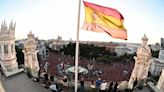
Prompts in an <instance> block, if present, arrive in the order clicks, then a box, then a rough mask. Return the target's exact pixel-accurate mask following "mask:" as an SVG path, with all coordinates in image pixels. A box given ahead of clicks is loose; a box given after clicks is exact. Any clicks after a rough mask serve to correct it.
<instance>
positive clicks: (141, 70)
mask: <svg viewBox="0 0 164 92" xmlns="http://www.w3.org/2000/svg"><path fill="white" fill-rule="evenodd" d="M147 41H148V38H147V37H146V35H145V34H144V37H143V38H142V42H143V43H142V45H141V46H139V47H138V49H137V53H136V54H137V56H135V57H134V59H135V66H134V69H133V71H132V74H131V77H130V80H129V83H128V87H129V88H130V89H132V88H133V83H134V81H135V80H136V79H137V81H138V83H140V84H141V85H142V84H143V82H144V81H145V80H146V78H147V76H148V70H149V64H150V59H151V50H150V47H149V46H148V45H147Z"/></svg>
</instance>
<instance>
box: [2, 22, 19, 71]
mask: <svg viewBox="0 0 164 92" xmlns="http://www.w3.org/2000/svg"><path fill="white" fill-rule="evenodd" d="M15 26H16V23H15V24H13V22H12V21H11V23H10V25H9V27H7V24H6V22H5V21H3V22H2V23H1V29H0V64H1V66H2V67H3V70H4V72H13V71H15V70H17V69H18V64H17V61H16V60H17V58H16V52H15Z"/></svg>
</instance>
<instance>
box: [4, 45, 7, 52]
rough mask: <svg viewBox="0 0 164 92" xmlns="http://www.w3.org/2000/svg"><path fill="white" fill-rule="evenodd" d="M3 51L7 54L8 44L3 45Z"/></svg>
mask: <svg viewBox="0 0 164 92" xmlns="http://www.w3.org/2000/svg"><path fill="white" fill-rule="evenodd" d="M4 53H5V54H8V45H7V44H5V45H4Z"/></svg>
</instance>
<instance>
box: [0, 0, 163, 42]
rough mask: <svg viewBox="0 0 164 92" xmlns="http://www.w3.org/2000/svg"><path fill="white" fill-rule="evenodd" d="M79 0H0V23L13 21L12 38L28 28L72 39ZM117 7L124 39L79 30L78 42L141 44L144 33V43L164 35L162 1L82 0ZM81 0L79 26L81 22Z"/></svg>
mask: <svg viewBox="0 0 164 92" xmlns="http://www.w3.org/2000/svg"><path fill="white" fill-rule="evenodd" d="M78 1H79V0H0V23H1V22H2V21H3V20H5V21H6V22H7V24H8V25H9V23H10V22H11V20H13V21H14V22H16V39H24V38H27V34H28V33H29V32H30V30H31V31H32V32H33V33H34V34H35V36H36V37H38V38H39V39H45V40H47V39H56V38H57V36H58V35H59V36H61V37H62V39H63V40H69V39H70V38H72V40H76V32H77V17H78ZM85 1H88V2H91V3H95V4H99V5H101V6H106V7H111V8H115V9H117V10H118V11H119V12H120V13H121V14H122V15H123V16H124V26H125V28H126V29H127V33H128V40H126V41H125V40H121V39H114V38H112V37H110V36H109V35H108V34H106V33H95V32H92V31H85V30H82V29H80V34H79V40H80V41H104V42H111V41H112V42H128V43H129V42H130V43H131V42H132V43H141V38H142V37H143V35H144V34H146V35H147V37H148V38H149V42H148V43H151V44H153V43H157V42H158V43H160V38H161V37H164V35H163V34H164V18H163V17H164V0H85ZM84 15H85V14H84V5H83V2H82V3H81V12H80V27H82V24H83V22H84Z"/></svg>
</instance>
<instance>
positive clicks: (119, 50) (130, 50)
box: [115, 44, 138, 56]
mask: <svg viewBox="0 0 164 92" xmlns="http://www.w3.org/2000/svg"><path fill="white" fill-rule="evenodd" d="M137 48H138V45H132V44H127V45H125V46H117V47H115V53H116V54H117V56H122V55H124V54H134V53H135V52H136V51H137Z"/></svg>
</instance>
